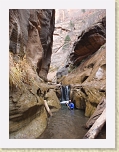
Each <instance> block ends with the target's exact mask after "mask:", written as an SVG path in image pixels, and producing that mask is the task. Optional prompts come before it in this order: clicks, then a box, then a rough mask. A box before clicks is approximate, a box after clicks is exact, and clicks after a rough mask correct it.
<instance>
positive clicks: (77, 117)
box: [38, 104, 105, 139]
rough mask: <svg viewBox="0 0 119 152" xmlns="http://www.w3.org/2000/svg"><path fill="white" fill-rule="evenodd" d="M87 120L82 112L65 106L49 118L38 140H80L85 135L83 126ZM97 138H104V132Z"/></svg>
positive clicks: (85, 130) (85, 131)
mask: <svg viewBox="0 0 119 152" xmlns="http://www.w3.org/2000/svg"><path fill="white" fill-rule="evenodd" d="M88 119H89V118H87V117H85V116H84V111H82V110H78V109H74V110H69V109H68V108H67V106H66V105H65V104H62V105H61V109H60V110H59V111H57V112H54V113H53V116H52V117H50V118H49V121H48V126H47V128H46V130H45V131H44V132H43V134H42V135H41V136H40V137H39V138H38V139H82V138H83V137H84V135H85V134H86V133H87V131H88V130H87V129H85V128H84V125H85V124H86V122H87V121H88ZM98 138H101V139H102V138H105V131H103V134H102V133H101V134H100V135H99V136H98Z"/></svg>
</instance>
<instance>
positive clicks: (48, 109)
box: [44, 100, 52, 116]
mask: <svg viewBox="0 0 119 152" xmlns="http://www.w3.org/2000/svg"><path fill="white" fill-rule="evenodd" d="M44 105H45V108H46V110H47V112H48V113H49V114H50V116H52V112H51V110H50V108H49V106H48V103H47V101H46V100H44Z"/></svg>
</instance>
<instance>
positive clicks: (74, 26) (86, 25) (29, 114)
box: [9, 9, 106, 139]
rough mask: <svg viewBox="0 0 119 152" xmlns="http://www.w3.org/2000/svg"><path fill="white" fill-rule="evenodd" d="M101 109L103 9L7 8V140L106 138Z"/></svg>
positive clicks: (103, 86)
mask: <svg viewBox="0 0 119 152" xmlns="http://www.w3.org/2000/svg"><path fill="white" fill-rule="evenodd" d="M69 100H71V101H72V103H73V104H74V109H73V110H69V109H68V107H67V106H66V102H67V101H69ZM105 110H106V10H105V9H10V10H9V138H10V139H94V138H95V139H106V114H105ZM94 130H96V131H94Z"/></svg>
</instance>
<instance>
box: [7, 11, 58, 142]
mask: <svg viewBox="0 0 119 152" xmlns="http://www.w3.org/2000/svg"><path fill="white" fill-rule="evenodd" d="M9 14H10V18H9V19H10V20H9V40H10V41H9V42H10V47H9V50H10V56H9V57H10V66H9V67H10V92H9V97H10V101H9V132H10V135H9V138H17V139H19V138H20V139H21V138H26V139H28V138H29V139H33V138H37V137H39V136H40V134H41V133H42V132H43V131H44V129H45V128H46V126H47V119H48V117H49V115H48V113H47V111H46V109H45V106H44V98H45V95H46V92H47V93H48V90H49V91H50V88H49V86H48V85H47V84H45V83H44V81H43V80H46V78H47V73H48V69H49V65H50V60H51V59H50V58H51V53H52V41H53V40H52V39H53V31H54V20H55V10H50V9H49V10H45V9H44V10H32V9H31V10H26V9H24V10H15V9H14V10H10V11H9ZM41 78H42V79H41ZM52 94H53V96H55V101H52V100H53V99H52V98H51V97H48V100H50V103H48V104H49V105H50V107H52V111H54V110H57V109H59V108H60V105H58V98H57V96H56V93H55V87H54V88H53V90H52ZM48 100H47V102H48Z"/></svg>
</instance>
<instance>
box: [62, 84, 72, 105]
mask: <svg viewBox="0 0 119 152" xmlns="http://www.w3.org/2000/svg"><path fill="white" fill-rule="evenodd" d="M69 98H70V86H62V87H61V102H62V101H69Z"/></svg>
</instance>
